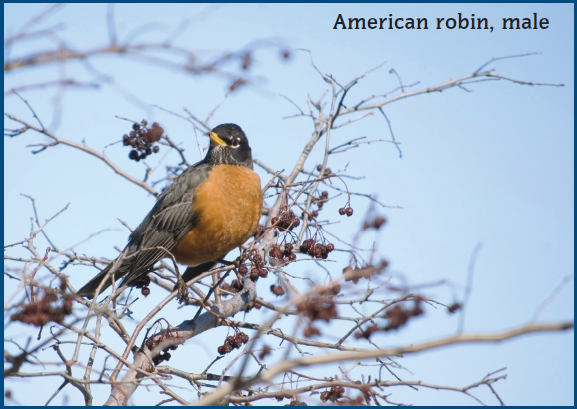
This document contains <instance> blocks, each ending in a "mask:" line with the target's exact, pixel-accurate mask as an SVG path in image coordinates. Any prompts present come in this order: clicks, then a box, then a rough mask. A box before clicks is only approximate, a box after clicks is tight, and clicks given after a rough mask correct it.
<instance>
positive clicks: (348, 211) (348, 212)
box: [339, 206, 353, 217]
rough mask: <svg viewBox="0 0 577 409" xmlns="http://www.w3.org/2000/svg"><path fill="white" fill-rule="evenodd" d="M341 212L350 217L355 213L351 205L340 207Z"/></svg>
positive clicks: (342, 214)
mask: <svg viewBox="0 0 577 409" xmlns="http://www.w3.org/2000/svg"><path fill="white" fill-rule="evenodd" d="M339 214H340V215H341V216H344V215H345V214H346V215H347V216H348V217H351V216H352V215H353V208H352V207H350V206H349V207H341V208H340V209H339Z"/></svg>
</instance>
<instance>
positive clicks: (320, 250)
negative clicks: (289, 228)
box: [300, 239, 335, 260]
mask: <svg viewBox="0 0 577 409" xmlns="http://www.w3.org/2000/svg"><path fill="white" fill-rule="evenodd" d="M334 249H335V245H334V244H333V243H329V244H326V245H324V244H322V243H316V242H315V240H314V239H308V240H304V241H303V242H302V244H301V247H300V250H301V252H303V253H306V254H308V255H309V256H311V257H315V258H322V259H323V260H324V259H326V258H327V257H328V256H329V253H330V252H331V251H333V250H334Z"/></svg>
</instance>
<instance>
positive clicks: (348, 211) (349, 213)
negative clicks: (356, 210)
mask: <svg viewBox="0 0 577 409" xmlns="http://www.w3.org/2000/svg"><path fill="white" fill-rule="evenodd" d="M346 212H347V216H348V217H351V216H352V215H353V208H352V207H349V208H348V209H347V210H346Z"/></svg>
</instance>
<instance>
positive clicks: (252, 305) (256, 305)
mask: <svg viewBox="0 0 577 409" xmlns="http://www.w3.org/2000/svg"><path fill="white" fill-rule="evenodd" d="M253 308H256V309H257V310H260V309H261V308H262V304H260V303H258V302H256V301H251V302H249V303H248V305H247V306H246V308H245V312H249V311H250V310H252V309H253Z"/></svg>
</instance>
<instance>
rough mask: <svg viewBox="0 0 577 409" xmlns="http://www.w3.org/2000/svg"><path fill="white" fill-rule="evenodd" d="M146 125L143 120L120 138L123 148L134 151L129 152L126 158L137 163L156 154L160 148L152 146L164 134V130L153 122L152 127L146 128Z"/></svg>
mask: <svg viewBox="0 0 577 409" xmlns="http://www.w3.org/2000/svg"><path fill="white" fill-rule="evenodd" d="M146 125H148V123H147V122H146V121H145V120H144V119H143V120H142V122H140V123H134V124H133V125H132V131H130V133H129V134H124V135H123V136H122V142H123V143H124V146H132V147H133V148H134V149H133V150H131V151H130V153H129V154H128V157H129V158H130V159H132V160H135V161H136V162H138V161H139V160H141V159H146V157H147V156H148V155H150V154H152V153H158V151H159V150H160V148H159V147H158V146H157V145H154V142H158V141H159V140H160V138H161V137H162V134H163V133H164V129H163V128H162V127H161V126H160V125H158V123H156V122H154V123H153V124H152V127H150V128H147V127H146Z"/></svg>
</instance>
